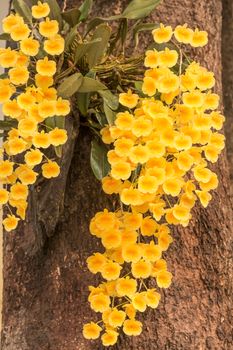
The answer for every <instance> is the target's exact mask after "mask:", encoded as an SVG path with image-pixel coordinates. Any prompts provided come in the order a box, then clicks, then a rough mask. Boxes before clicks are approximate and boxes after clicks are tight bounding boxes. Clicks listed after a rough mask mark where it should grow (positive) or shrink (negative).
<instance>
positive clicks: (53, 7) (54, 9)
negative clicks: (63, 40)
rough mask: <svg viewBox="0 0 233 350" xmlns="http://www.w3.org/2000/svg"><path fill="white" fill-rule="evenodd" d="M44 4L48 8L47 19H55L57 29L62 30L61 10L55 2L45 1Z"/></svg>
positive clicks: (54, 0) (52, 0)
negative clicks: (57, 25) (57, 24)
mask: <svg viewBox="0 0 233 350" xmlns="http://www.w3.org/2000/svg"><path fill="white" fill-rule="evenodd" d="M46 3H47V4H48V5H49V7H50V13H49V18H50V19H56V20H57V21H58V23H59V28H60V29H62V16H61V9H60V6H59V5H58V3H57V1H56V0H46Z"/></svg>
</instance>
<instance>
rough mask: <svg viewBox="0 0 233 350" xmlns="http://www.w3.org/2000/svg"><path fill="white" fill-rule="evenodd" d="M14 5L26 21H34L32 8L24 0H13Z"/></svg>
mask: <svg viewBox="0 0 233 350" xmlns="http://www.w3.org/2000/svg"><path fill="white" fill-rule="evenodd" d="M13 7H14V9H15V11H16V12H17V13H18V14H19V15H20V16H21V17H23V18H24V20H25V22H26V23H32V13H31V10H30V8H29V7H28V5H27V4H26V2H25V1H24V0H13Z"/></svg>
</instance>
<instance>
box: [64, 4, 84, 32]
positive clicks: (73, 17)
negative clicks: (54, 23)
mask: <svg viewBox="0 0 233 350" xmlns="http://www.w3.org/2000/svg"><path fill="white" fill-rule="evenodd" d="M61 15H62V18H63V19H64V21H66V22H67V23H68V24H69V25H70V26H71V27H74V26H75V25H76V24H78V23H79V21H80V15H81V12H80V10H79V9H78V8H74V9H71V10H68V11H65V12H62V14H61Z"/></svg>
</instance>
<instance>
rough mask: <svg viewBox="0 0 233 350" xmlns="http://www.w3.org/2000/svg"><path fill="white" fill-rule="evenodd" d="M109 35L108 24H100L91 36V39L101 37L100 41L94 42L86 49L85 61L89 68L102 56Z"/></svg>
mask: <svg viewBox="0 0 233 350" xmlns="http://www.w3.org/2000/svg"><path fill="white" fill-rule="evenodd" d="M110 35H111V28H110V27H109V25H108V24H105V23H103V24H100V25H99V26H98V27H97V28H96V30H95V31H94V34H93V36H92V41H93V40H96V39H101V41H100V42H97V43H94V44H93V45H91V46H90V47H89V49H88V56H87V62H88V65H89V68H90V69H91V68H92V67H94V66H95V65H96V64H97V63H99V62H100V61H101V59H102V58H103V56H104V54H105V52H106V49H107V47H108V42H109V39H110Z"/></svg>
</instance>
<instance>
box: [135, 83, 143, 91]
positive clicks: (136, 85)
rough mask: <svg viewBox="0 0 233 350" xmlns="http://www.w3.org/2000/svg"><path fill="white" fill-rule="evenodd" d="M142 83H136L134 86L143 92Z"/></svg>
mask: <svg viewBox="0 0 233 350" xmlns="http://www.w3.org/2000/svg"><path fill="white" fill-rule="evenodd" d="M142 84H143V83H142V81H135V83H134V86H135V89H136V90H137V91H142Z"/></svg>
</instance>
